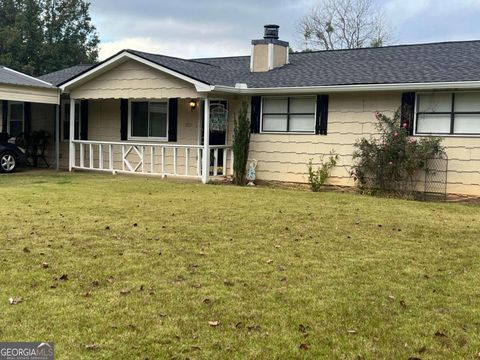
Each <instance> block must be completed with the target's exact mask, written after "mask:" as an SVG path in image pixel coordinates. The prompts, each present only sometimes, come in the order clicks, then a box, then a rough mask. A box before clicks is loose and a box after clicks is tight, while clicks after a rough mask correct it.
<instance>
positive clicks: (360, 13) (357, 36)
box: [299, 0, 390, 50]
mask: <svg viewBox="0 0 480 360" xmlns="http://www.w3.org/2000/svg"><path fill="white" fill-rule="evenodd" d="M299 32H300V34H301V35H302V37H303V39H304V41H305V49H324V50H335V49H354V48H361V47H367V46H382V45H385V44H387V43H388V42H389V40H390V29H389V27H388V26H387V24H386V23H385V22H384V20H383V13H382V11H381V9H380V8H379V7H378V6H377V4H376V3H375V0H324V1H322V2H321V3H319V4H318V5H317V6H315V7H313V8H312V9H310V10H309V12H308V13H307V14H306V15H305V16H304V17H303V18H302V19H301V20H300V22H299Z"/></svg>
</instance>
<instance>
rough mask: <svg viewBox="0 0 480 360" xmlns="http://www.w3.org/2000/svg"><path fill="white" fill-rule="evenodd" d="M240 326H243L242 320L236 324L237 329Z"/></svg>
mask: <svg viewBox="0 0 480 360" xmlns="http://www.w3.org/2000/svg"><path fill="white" fill-rule="evenodd" d="M240 328H243V323H242V322H241V321H239V322H238V323H236V324H235V329H240Z"/></svg>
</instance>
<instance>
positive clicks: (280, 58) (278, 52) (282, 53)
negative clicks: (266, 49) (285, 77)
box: [273, 45, 288, 68]
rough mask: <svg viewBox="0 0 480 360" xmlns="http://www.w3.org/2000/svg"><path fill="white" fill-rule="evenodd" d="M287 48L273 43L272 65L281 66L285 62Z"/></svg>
mask: <svg viewBox="0 0 480 360" xmlns="http://www.w3.org/2000/svg"><path fill="white" fill-rule="evenodd" d="M287 51H288V48H287V47H285V46H281V45H273V67H274V68H277V67H281V66H283V65H285V64H286V63H287Z"/></svg>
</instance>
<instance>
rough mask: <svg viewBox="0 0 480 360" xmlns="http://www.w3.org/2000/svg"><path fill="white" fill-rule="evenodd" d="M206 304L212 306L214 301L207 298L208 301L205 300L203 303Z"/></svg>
mask: <svg viewBox="0 0 480 360" xmlns="http://www.w3.org/2000/svg"><path fill="white" fill-rule="evenodd" d="M202 302H203V303H204V304H211V303H212V300H210V299H209V298H206V299H203V301H202Z"/></svg>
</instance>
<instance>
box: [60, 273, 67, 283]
mask: <svg viewBox="0 0 480 360" xmlns="http://www.w3.org/2000/svg"><path fill="white" fill-rule="evenodd" d="M60 280H63V281H67V280H68V275H67V274H63V275H62V276H60Z"/></svg>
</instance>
